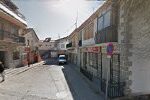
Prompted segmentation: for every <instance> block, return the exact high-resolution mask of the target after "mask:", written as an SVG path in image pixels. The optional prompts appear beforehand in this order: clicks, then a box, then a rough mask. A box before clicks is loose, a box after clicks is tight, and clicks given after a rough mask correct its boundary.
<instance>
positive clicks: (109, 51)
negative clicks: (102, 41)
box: [107, 43, 114, 56]
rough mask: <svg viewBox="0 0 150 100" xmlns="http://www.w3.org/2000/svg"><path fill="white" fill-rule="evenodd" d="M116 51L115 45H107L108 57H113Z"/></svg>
mask: <svg viewBox="0 0 150 100" xmlns="http://www.w3.org/2000/svg"><path fill="white" fill-rule="evenodd" d="M113 51H114V45H113V44H112V43H108V45H107V55H110V56H111V55H112V54H113Z"/></svg>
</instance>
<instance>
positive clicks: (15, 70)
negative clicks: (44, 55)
mask: <svg viewBox="0 0 150 100" xmlns="http://www.w3.org/2000/svg"><path fill="white" fill-rule="evenodd" d="M42 64H44V61H41V62H38V63H35V64H31V65H30V67H28V66H24V67H19V68H9V69H6V70H5V75H6V77H9V76H14V75H17V74H20V73H22V72H25V71H27V70H29V69H32V68H34V67H35V66H38V65H42Z"/></svg>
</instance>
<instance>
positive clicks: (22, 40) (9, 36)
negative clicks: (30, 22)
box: [0, 30, 25, 44]
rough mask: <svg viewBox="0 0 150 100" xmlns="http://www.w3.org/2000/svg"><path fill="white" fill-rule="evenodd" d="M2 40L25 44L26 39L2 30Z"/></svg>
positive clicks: (0, 35) (0, 31) (0, 33)
mask: <svg viewBox="0 0 150 100" xmlns="http://www.w3.org/2000/svg"><path fill="white" fill-rule="evenodd" d="M0 40H4V41H8V42H14V43H21V44H25V38H24V37H21V36H18V35H16V34H12V33H10V32H7V31H3V30H0Z"/></svg>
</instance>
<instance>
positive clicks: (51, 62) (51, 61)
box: [43, 58, 58, 65]
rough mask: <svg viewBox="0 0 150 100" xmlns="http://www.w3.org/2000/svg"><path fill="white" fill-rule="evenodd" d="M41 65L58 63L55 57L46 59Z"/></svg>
mask: <svg viewBox="0 0 150 100" xmlns="http://www.w3.org/2000/svg"><path fill="white" fill-rule="evenodd" d="M43 65H58V63H57V58H53V59H52V58H51V59H50V58H49V59H46V60H45V63H44V64H43Z"/></svg>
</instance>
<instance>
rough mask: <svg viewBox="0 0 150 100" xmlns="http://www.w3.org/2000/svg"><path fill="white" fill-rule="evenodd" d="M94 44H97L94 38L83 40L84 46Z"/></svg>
mask: <svg viewBox="0 0 150 100" xmlns="http://www.w3.org/2000/svg"><path fill="white" fill-rule="evenodd" d="M92 44H95V40H94V38H91V39H88V40H83V41H82V46H88V45H92Z"/></svg>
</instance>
